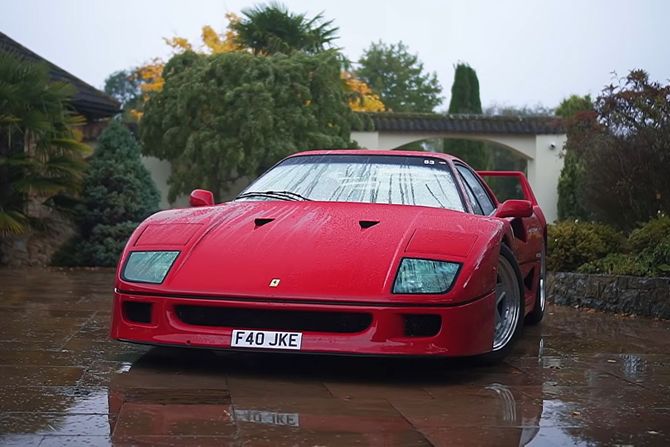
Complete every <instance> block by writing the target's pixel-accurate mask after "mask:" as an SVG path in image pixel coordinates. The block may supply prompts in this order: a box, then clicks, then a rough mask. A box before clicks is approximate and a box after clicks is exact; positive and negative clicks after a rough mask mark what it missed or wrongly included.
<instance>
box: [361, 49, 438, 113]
mask: <svg viewBox="0 0 670 447" xmlns="http://www.w3.org/2000/svg"><path fill="white" fill-rule="evenodd" d="M358 63H359V68H358V69H357V70H356V75H357V76H358V77H359V78H360V79H362V80H363V81H365V82H366V83H367V84H368V85H369V86H370V87H371V88H372V90H373V91H375V92H376V93H378V94H379V96H380V98H381V100H382V102H383V103H384V104H385V106H386V108H387V109H389V110H391V111H393V112H432V111H433V110H434V109H435V107H437V106H438V105H440V104H441V103H442V98H441V97H440V94H441V93H442V87H441V86H440V83H439V82H438V80H437V75H436V74H435V73H434V72H432V73H427V72H425V71H424V66H423V63H422V62H421V61H420V60H419V57H418V56H417V55H416V54H412V53H410V52H409V48H408V47H407V46H406V45H405V44H404V43H402V42H398V43H397V44H386V43H383V42H381V41H379V42H376V43H372V44H371V45H370V47H369V48H368V49H367V50H365V52H364V53H363V56H361V58H360V59H359V61H358Z"/></svg>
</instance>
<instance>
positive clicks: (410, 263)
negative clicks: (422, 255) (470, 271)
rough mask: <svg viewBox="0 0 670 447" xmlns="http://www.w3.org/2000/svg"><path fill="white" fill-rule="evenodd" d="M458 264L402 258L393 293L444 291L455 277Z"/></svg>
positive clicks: (449, 286)
mask: <svg viewBox="0 0 670 447" xmlns="http://www.w3.org/2000/svg"><path fill="white" fill-rule="evenodd" d="M460 267H461V265H460V264H457V263H454V262H444V261H431V260H429V259H412V258H403V260H402V262H401V263H400V268H399V269H398V275H397V276H396V278H395V283H394V284H393V293H445V292H446V291H448V290H449V289H450V288H451V285H452V284H453V283H454V280H455V279H456V274H457V273H458V269H459V268H460Z"/></svg>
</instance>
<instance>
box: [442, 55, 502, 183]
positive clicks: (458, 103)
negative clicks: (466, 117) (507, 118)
mask: <svg viewBox="0 0 670 447" xmlns="http://www.w3.org/2000/svg"><path fill="white" fill-rule="evenodd" d="M461 113H462V114H476V115H481V113H482V102H481V99H480V98H479V79H477V72H475V70H474V69H473V68H472V67H470V66H469V65H467V64H458V65H457V66H456V72H455V73H454V83H453V85H452V87H451V102H450V103H449V114H450V115H451V114H461ZM444 152H446V153H448V154H451V155H455V156H456V157H458V158H460V159H461V160H463V161H465V162H466V163H468V164H469V165H471V166H472V167H473V168H475V169H479V170H482V169H489V168H490V167H491V150H490V148H488V147H486V145H485V144H484V143H482V142H480V141H472V140H446V141H445V142H444Z"/></svg>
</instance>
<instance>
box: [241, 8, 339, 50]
mask: <svg viewBox="0 0 670 447" xmlns="http://www.w3.org/2000/svg"><path fill="white" fill-rule="evenodd" d="M231 29H232V30H233V31H235V32H236V33H237V37H236V40H237V42H238V44H239V45H240V46H241V47H244V48H250V49H251V50H252V51H253V53H254V54H257V55H258V54H265V55H267V54H275V53H284V54H288V53H291V52H293V51H302V52H304V53H307V54H316V53H320V52H322V51H324V50H326V49H328V48H329V46H330V44H331V43H332V41H333V40H335V39H337V34H336V33H337V30H338V29H337V27H334V26H333V21H332V20H330V21H324V19H323V14H318V15H316V16H315V17H312V18H308V17H306V16H305V14H295V13H292V12H290V11H289V10H288V9H287V8H286V6H284V5H282V4H280V3H275V2H272V3H270V4H268V5H258V6H254V7H253V8H248V9H244V10H242V18H241V19H240V20H238V21H236V22H234V23H231Z"/></svg>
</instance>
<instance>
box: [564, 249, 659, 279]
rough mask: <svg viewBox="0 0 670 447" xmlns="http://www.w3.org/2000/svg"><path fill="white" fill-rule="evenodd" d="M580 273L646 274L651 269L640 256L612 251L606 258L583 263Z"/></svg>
mask: <svg viewBox="0 0 670 447" xmlns="http://www.w3.org/2000/svg"><path fill="white" fill-rule="evenodd" d="M577 271H578V272H579V273H600V274H605V275H630V276H645V275H646V274H647V273H648V271H649V266H648V265H647V263H646V262H645V261H644V260H643V259H640V257H638V256H634V255H630V254H623V253H612V254H609V255H607V256H605V257H604V258H601V259H596V260H595V261H591V262H587V263H586V264H582V265H581V266H580V267H579V268H578V269H577Z"/></svg>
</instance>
